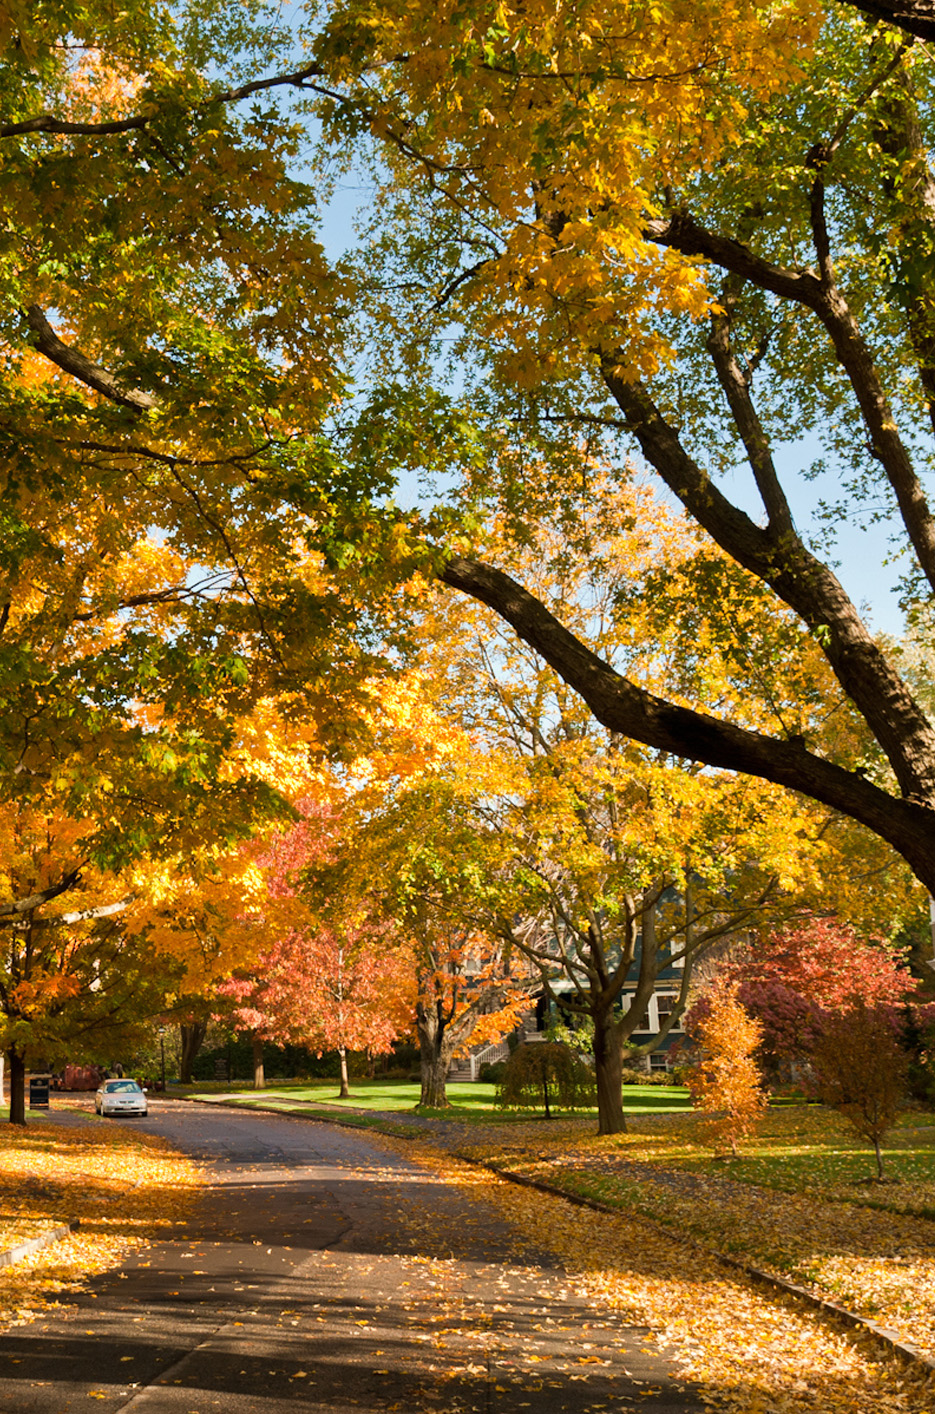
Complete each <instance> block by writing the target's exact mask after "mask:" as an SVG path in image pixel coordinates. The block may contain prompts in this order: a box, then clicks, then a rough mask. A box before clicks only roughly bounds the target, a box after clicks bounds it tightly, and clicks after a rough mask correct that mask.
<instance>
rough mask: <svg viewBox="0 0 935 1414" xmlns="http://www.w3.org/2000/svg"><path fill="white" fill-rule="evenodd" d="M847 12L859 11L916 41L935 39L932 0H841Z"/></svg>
mask: <svg viewBox="0 0 935 1414" xmlns="http://www.w3.org/2000/svg"><path fill="white" fill-rule="evenodd" d="M843 3H844V4H845V5H846V6H847V8H848V9H849V10H860V11H861V13H862V14H864V15H870V16H871V18H872V19H875V20H885V21H886V22H887V24H891V25H894V26H895V27H896V29H901V30H903V31H904V32H905V33H906V34H911V35H914V36H915V38H916V39H935V3H933V0H843Z"/></svg>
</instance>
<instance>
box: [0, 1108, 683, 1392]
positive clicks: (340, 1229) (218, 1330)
mask: <svg viewBox="0 0 935 1414" xmlns="http://www.w3.org/2000/svg"><path fill="white" fill-rule="evenodd" d="M53 1117H54V1115H53ZM62 1122H65V1123H68V1122H78V1123H80V1122H85V1121H83V1120H82V1118H81V1117H79V1116H67V1115H66V1116H63V1119H62ZM108 1122H113V1121H108ZM130 1123H133V1124H135V1125H137V1126H138V1127H140V1128H144V1129H148V1130H150V1131H152V1132H155V1133H158V1134H162V1135H165V1136H166V1137H167V1138H168V1139H170V1140H171V1141H172V1142H173V1143H174V1144H176V1145H177V1146H178V1147H179V1148H181V1149H184V1150H186V1151H187V1152H189V1153H191V1154H194V1155H196V1156H198V1157H199V1158H201V1159H203V1160H204V1161H206V1163H207V1166H208V1173H209V1178H210V1183H209V1186H208V1188H207V1189H206V1191H205V1194H204V1197H203V1200H202V1201H201V1202H200V1206H199V1211H198V1215H197V1217H196V1220H195V1222H194V1223H192V1224H191V1225H190V1227H189V1234H188V1240H186V1241H173V1242H167V1243H164V1244H161V1245H158V1246H153V1247H148V1248H146V1249H145V1251H143V1252H141V1253H140V1254H139V1255H138V1256H137V1257H136V1258H135V1259H133V1260H132V1261H131V1262H130V1263H129V1264H128V1265H127V1266H126V1267H125V1268H124V1269H123V1271H121V1272H116V1273H109V1274H107V1275H106V1276H104V1277H102V1278H100V1279H99V1280H97V1281H96V1282H95V1283H94V1284H93V1286H92V1287H91V1288H90V1290H89V1291H88V1292H87V1293H86V1294H82V1295H81V1296H79V1297H78V1304H77V1308H76V1309H75V1310H74V1311H72V1312H70V1313H68V1314H67V1315H65V1316H61V1317H57V1318H56V1319H55V1320H52V1321H46V1320H42V1321H37V1322H36V1323H34V1324H32V1325H28V1326H24V1327H20V1328H17V1329H14V1330H12V1331H10V1332H8V1333H6V1334H5V1335H0V1410H2V1411H3V1412H4V1414H85V1411H91V1410H94V1411H97V1414H101V1411H117V1410H119V1411H126V1414H215V1411H218V1410H220V1411H224V1414H362V1411H363V1414H371V1411H372V1414H378V1412H379V1414H384V1412H385V1411H393V1410H397V1411H404V1414H427V1411H441V1414H520V1411H526V1410H529V1411H534V1414H591V1411H594V1410H615V1411H622V1410H638V1411H640V1414H696V1411H700V1410H701V1407H702V1406H701V1404H700V1403H698V1402H696V1401H695V1399H694V1397H693V1396H692V1395H691V1393H690V1392H689V1390H688V1389H686V1387H685V1386H684V1385H683V1384H682V1383H681V1382H680V1381H679V1379H678V1376H677V1373H676V1372H675V1367H674V1360H673V1359H672V1358H669V1357H667V1355H666V1354H665V1353H664V1352H658V1351H657V1350H655V1349H654V1348H652V1347H651V1345H650V1343H648V1342H647V1340H646V1332H645V1331H643V1330H640V1329H634V1328H633V1327H627V1326H625V1325H623V1324H622V1323H619V1322H617V1321H616V1320H615V1318H614V1317H613V1315H612V1314H607V1313H596V1312H593V1311H591V1310H589V1309H588V1308H587V1306H586V1305H585V1303H584V1301H583V1300H582V1299H580V1298H579V1297H577V1296H576V1295H575V1293H574V1291H573V1290H572V1289H571V1288H570V1286H569V1283H568V1279H567V1278H566V1276H565V1274H564V1273H563V1272H562V1271H561V1270H560V1269H559V1268H558V1267H557V1266H556V1265H554V1264H553V1263H552V1262H551V1261H550V1258H549V1257H548V1255H547V1254H546V1253H544V1252H543V1253H532V1254H530V1252H529V1251H528V1248H527V1249H526V1250H523V1248H522V1247H521V1245H520V1243H519V1241H518V1238H517V1236H516V1234H514V1233H513V1232H512V1231H511V1229H510V1228H509V1227H508V1226H507V1225H506V1224H505V1222H504V1221H503V1220H502V1219H501V1218H500V1217H499V1215H498V1214H497V1211H496V1209H495V1208H494V1207H493V1206H492V1205H491V1204H490V1203H489V1202H488V1201H486V1200H485V1199H484V1198H483V1197H482V1196H477V1197H472V1196H471V1195H470V1194H469V1193H468V1192H466V1191H465V1190H464V1189H463V1188H459V1187H456V1186H455V1185H452V1184H447V1183H445V1182H443V1181H441V1180H440V1179H439V1178H438V1177H437V1176H436V1175H435V1174H434V1173H433V1172H432V1171H430V1170H428V1169H426V1168H424V1167H420V1166H419V1165H417V1164H416V1163H414V1162H412V1161H410V1160H408V1159H407V1158H405V1157H402V1156H399V1155H397V1154H396V1153H388V1152H386V1151H384V1150H383V1149H382V1148H380V1147H379V1146H378V1145H377V1144H375V1143H374V1142H372V1141H371V1140H369V1139H368V1138H367V1137H366V1136H364V1135H362V1134H358V1133H355V1132H352V1131H349V1130H346V1129H340V1128H338V1127H336V1126H331V1125H327V1124H319V1123H310V1122H308V1121H303V1120H299V1119H289V1118H285V1117H279V1116H275V1115H267V1114H256V1113H250V1112H244V1111H240V1112H238V1111H235V1110H230V1109H220V1108H218V1107H216V1106H211V1105H194V1104H172V1103H171V1102H162V1103H160V1102H158V1101H157V1102H156V1103H155V1104H154V1105H153V1107H152V1110H151V1113H150V1117H149V1119H148V1120H139V1121H130ZM644 1347H646V1349H644Z"/></svg>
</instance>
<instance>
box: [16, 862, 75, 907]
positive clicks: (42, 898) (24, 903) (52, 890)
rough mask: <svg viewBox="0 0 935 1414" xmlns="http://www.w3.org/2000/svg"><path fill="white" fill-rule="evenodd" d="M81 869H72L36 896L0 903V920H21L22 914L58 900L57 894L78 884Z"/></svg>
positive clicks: (65, 891) (63, 892)
mask: <svg viewBox="0 0 935 1414" xmlns="http://www.w3.org/2000/svg"><path fill="white" fill-rule="evenodd" d="M82 868H83V866H82V865H79V867H78V868H77V869H72V870H71V871H70V872H69V873H68V874H64V875H63V876H62V878H61V879H59V881H58V883H57V884H52V885H51V886H50V887H49V888H47V889H42V890H40V892H39V893H37V894H30V896H29V897H28V898H18V899H12V900H11V901H10V902H9V903H0V918H16V919H19V918H22V916H23V914H25V913H32V912H33V911H34V910H35V909H37V908H41V907H42V905H43V904H44V903H49V902H51V900H52V899H54V898H58V896H59V894H66V893H67V892H68V890H69V889H73V888H74V887H75V885H76V884H77V883H78V880H79V879H80V878H81V869H82Z"/></svg>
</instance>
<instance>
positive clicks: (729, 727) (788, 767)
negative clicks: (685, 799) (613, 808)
mask: <svg viewBox="0 0 935 1414" xmlns="http://www.w3.org/2000/svg"><path fill="white" fill-rule="evenodd" d="M439 578H440V579H441V581H442V582H443V583H444V584H447V585H449V586H450V587H451V588H453V589H458V590H460V591H462V592H463V593H465V594H468V595H470V596H471V597H472V598H474V599H477V600H479V601H480V602H481V603H483V604H487V605H488V607H489V608H491V609H493V610H494V612H495V613H497V614H499V615H500V617H501V618H503V619H505V620H506V622H507V623H509V624H511V625H512V626H513V628H514V630H515V631H516V633H517V634H518V635H519V637H520V638H521V639H523V641H524V642H526V643H528V644H529V645H530V647H532V648H534V649H535V650H536V652H537V653H539V654H540V655H541V657H542V658H544V659H545V661H546V662H547V663H548V664H549V665H550V666H551V667H552V668H554V669H555V671H556V672H557V673H558V674H559V676H560V677H561V678H562V679H563V680H564V681H565V682H567V683H568V684H569V686H570V687H572V688H574V690H575V691H576V692H578V693H579V694H580V696H581V697H582V698H583V699H584V701H585V702H586V703H587V704H588V706H589V707H590V709H591V711H592V712H593V713H594V715H595V717H596V718H597V720H598V721H599V722H602V723H603V724H604V726H606V727H608V728H609V729H610V730H611V731H616V732H619V733H620V734H621V735H622V736H626V737H630V738H632V739H633V740H635V741H641V742H643V743H645V744H646V745H647V746H652V747H655V748H657V749H659V750H662V751H666V752H669V753H671V754H673V755H675V756H681V757H687V758H689V759H691V760H695V761H703V762H705V763H706V764H707V765H709V766H715V767H719V768H722V769H724V770H729V771H740V772H744V773H746V774H748V775H752V776H758V777H760V778H761V779H763V780H768V781H774V782H775V783H776V784H778V785H783V786H787V787H789V788H790V789H791V790H795V791H799V792H801V793H802V794H804V795H808V796H810V797H811V798H812V799H814V800H819V801H821V802H822V803H823V804H825V805H829V806H831V807H832V809H834V810H838V811H840V812H841V813H842V814H844V815H847V816H849V817H850V818H852V819H854V820H858V821H859V822H861V823H862V824H865V825H867V826H868V827H869V828H870V829H871V830H873V831H875V832H876V833H877V834H878V835H880V836H881V837H882V838H883V839H885V840H888V841H889V843H890V844H892V845H893V847H894V848H895V849H897V850H898V851H899V852H900V853H901V854H902V855H903V857H904V858H905V859H906V860H907V861H908V862H909V863H910V865H911V866H912V868H913V869H914V870H915V871H916V873H917V874H918V877H919V878H920V879H921V880H922V881H923V882H924V883H927V884H928V886H929V887H930V888H932V889H933V890H935V811H933V810H932V809H930V808H928V807H927V806H925V805H923V804H921V803H919V802H918V801H917V800H912V799H905V798H902V799H901V798H900V797H898V796H894V795H891V794H890V793H889V792H887V791H885V790H883V789H881V788H880V787H879V786H876V785H874V784H873V783H872V782H871V781H868V780H866V779H865V778H864V777H863V776H862V775H860V774H858V773H856V772H853V771H847V770H845V769H844V768H843V767H841V766H837V765H835V764H834V763H833V762H830V761H826V760H825V759H824V758H823V757H821V756H816V755H815V754H814V753H813V752H810V751H808V750H807V749H806V747H805V745H804V743H802V742H801V741H800V740H794V739H793V740H790V741H780V740H777V739H776V738H774V737H769V736H765V735H763V734H761V733H759V732H753V731H747V730H746V729H744V728H742V727H738V726H735V725H734V724H733V723H731V722H723V721H720V720H718V719H717V718H715V717H710V716H707V715H706V714H705V713H702V712H696V711H693V710H692V709H690V708H687V707H680V706H677V705H676V704H674V703H671V702H667V701H666V700H665V699H663V698H660V697H657V696H655V695H654V694H653V693H650V692H647V691H645V690H644V689H643V688H640V687H637V686H636V685H635V684H634V683H632V682H630V681H629V680H628V679H627V678H625V677H623V676H621V674H619V673H617V672H616V671H615V670H614V669H613V668H611V667H610V666H609V664H607V663H605V662H604V661H603V660H602V659H601V658H599V657H598V656H597V655H596V654H595V653H592V651H591V650H590V649H589V648H588V647H586V645H585V644H583V643H582V642H581V641H580V640H579V639H577V638H576V637H575V636H574V634H572V633H570V632H569V630H568V629H567V628H565V626H564V625H563V624H561V623H559V621H558V620H557V619H556V618H555V617H554V615H552V614H551V613H550V612H549V610H548V609H547V608H546V607H545V605H544V604H542V603H541V602H540V601H539V600H538V599H536V598H535V597H534V596H533V595H532V594H530V593H529V592H528V591H527V590H526V589H524V588H523V587H522V585H520V584H517V582H516V581H515V580H514V579H511V578H510V576H509V575H507V574H504V573H503V571H502V570H498V569H495V568H493V566H491V565H485V564H482V563H479V562H478V561H476V560H468V559H464V558H462V557H460V556H453V557H452V558H451V559H449V560H448V561H447V563H446V565H445V566H444V568H443V569H442V570H441V572H440V574H439Z"/></svg>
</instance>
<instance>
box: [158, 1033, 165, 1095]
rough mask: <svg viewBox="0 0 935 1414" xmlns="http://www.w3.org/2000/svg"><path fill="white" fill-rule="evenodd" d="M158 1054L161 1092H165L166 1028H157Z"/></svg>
mask: <svg viewBox="0 0 935 1414" xmlns="http://www.w3.org/2000/svg"><path fill="white" fill-rule="evenodd" d="M159 1055H160V1057H161V1061H162V1093H163V1094H165V1093H166V1028H165V1027H164V1026H160V1028H159Z"/></svg>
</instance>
